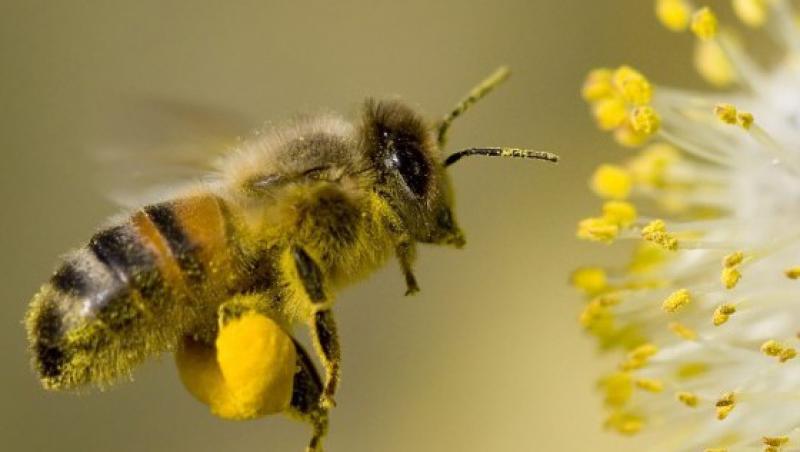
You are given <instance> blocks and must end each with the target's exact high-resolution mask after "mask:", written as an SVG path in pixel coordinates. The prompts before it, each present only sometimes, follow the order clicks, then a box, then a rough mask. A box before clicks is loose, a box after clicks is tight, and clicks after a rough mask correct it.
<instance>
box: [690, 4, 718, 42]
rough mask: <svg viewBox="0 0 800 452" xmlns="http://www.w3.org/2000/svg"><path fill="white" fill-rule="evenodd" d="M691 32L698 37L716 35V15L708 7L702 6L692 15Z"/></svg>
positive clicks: (708, 37) (703, 37)
mask: <svg viewBox="0 0 800 452" xmlns="http://www.w3.org/2000/svg"><path fill="white" fill-rule="evenodd" d="M691 28H692V32H694V34H695V35H697V37H698V38H700V39H711V38H713V37H714V36H716V35H717V28H718V21H717V16H716V15H715V14H714V12H713V11H711V8H709V7H707V6H706V7H703V8H701V9H699V10H698V11H697V12H695V13H694V14H693V15H692V24H691Z"/></svg>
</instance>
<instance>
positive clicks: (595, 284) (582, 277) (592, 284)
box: [570, 267, 608, 295]
mask: <svg viewBox="0 0 800 452" xmlns="http://www.w3.org/2000/svg"><path fill="white" fill-rule="evenodd" d="M570 279H571V281H572V285H573V286H574V287H576V288H578V289H580V290H581V291H583V292H584V293H586V294H588V295H594V294H597V293H600V292H602V291H603V290H605V289H606V288H607V287H608V278H607V277H606V272H605V270H603V269H602V268H599V267H584V268H579V269H577V270H575V271H574V272H573V273H572V278H570Z"/></svg>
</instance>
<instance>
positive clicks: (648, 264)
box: [628, 242, 667, 273]
mask: <svg viewBox="0 0 800 452" xmlns="http://www.w3.org/2000/svg"><path fill="white" fill-rule="evenodd" d="M666 259H667V256H666V252H664V249H663V248H661V247H660V246H658V245H656V244H655V243H650V242H640V243H639V244H638V245H637V246H636V248H635V249H634V250H633V256H632V258H631V262H630V264H628V270H629V271H630V272H631V273H647V272H649V271H650V270H653V269H655V268H657V267H658V266H660V265H661V264H663V263H664V261H665V260H666Z"/></svg>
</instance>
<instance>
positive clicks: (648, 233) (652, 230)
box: [642, 220, 678, 251]
mask: <svg viewBox="0 0 800 452" xmlns="http://www.w3.org/2000/svg"><path fill="white" fill-rule="evenodd" d="M642 238H643V239H645V240H647V241H648V242H653V243H655V244H657V245H660V246H661V247H663V248H665V249H667V250H670V251H676V250H677V249H678V239H677V238H675V236H673V235H672V234H670V233H668V232H667V227H666V224H665V223H664V220H653V221H651V222H650V223H649V224H648V225H647V226H645V227H644V228H643V229H642Z"/></svg>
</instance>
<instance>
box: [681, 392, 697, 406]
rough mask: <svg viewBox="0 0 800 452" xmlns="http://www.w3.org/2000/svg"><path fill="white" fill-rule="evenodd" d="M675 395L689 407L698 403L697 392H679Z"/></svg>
mask: <svg viewBox="0 0 800 452" xmlns="http://www.w3.org/2000/svg"><path fill="white" fill-rule="evenodd" d="M676 397H677V398H678V400H679V401H680V402H681V403H683V404H684V405H686V406H688V407H689V408H695V407H696V406H697V405H698V404H699V403H700V398H699V397H697V394H694V393H691V392H679V393H678V394H676Z"/></svg>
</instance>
